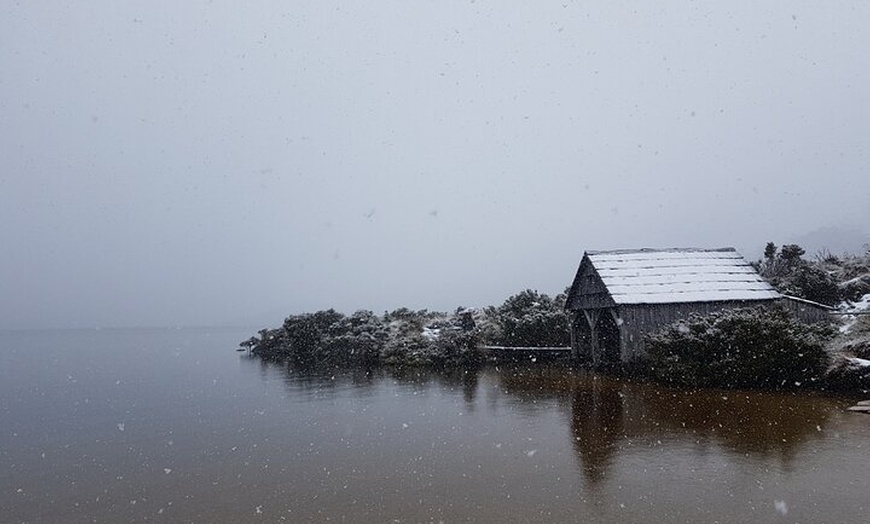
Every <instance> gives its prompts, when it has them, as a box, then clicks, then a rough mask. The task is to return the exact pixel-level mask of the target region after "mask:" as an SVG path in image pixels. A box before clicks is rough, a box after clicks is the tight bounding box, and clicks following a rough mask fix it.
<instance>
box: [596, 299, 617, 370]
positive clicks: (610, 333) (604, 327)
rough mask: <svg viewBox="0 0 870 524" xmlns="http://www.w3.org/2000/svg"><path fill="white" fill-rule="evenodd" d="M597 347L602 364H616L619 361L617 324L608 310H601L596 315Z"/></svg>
mask: <svg viewBox="0 0 870 524" xmlns="http://www.w3.org/2000/svg"><path fill="white" fill-rule="evenodd" d="M596 327H597V329H598V349H599V351H600V354H601V363H602V364H605V365H606V364H618V363H619V362H620V346H621V344H620V339H619V326H617V325H616V320H614V319H613V315H612V314H611V312H610V311H609V310H602V311H601V314H600V315H598V324H597V326H596Z"/></svg>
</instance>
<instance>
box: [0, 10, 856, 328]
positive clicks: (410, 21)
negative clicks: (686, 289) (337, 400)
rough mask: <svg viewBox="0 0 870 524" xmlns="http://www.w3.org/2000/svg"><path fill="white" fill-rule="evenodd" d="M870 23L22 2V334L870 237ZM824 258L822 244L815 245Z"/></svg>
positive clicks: (504, 287)
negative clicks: (658, 250)
mask: <svg viewBox="0 0 870 524" xmlns="http://www.w3.org/2000/svg"><path fill="white" fill-rule="evenodd" d="M868 27H870V3H868V2H860V1H854V2H836V1H832V2H793V1H788V2H786V1H781V2H757V1H746V2H684V3H683V2H672V1H667V2H654V1H642V2H569V1H567V0H562V1H559V2H490V1H483V0H477V1H466V2H444V1H437V2H398V1H396V2H394V1H378V2H327V1H316V2H314V1H312V2H258V3H255V4H253V3H245V4H244V5H242V4H240V3H239V2H217V1H216V2H137V3H123V2H114V1H112V2H108V1H107V2H87V3H79V2H68V3H66V2H21V3H18V2H11V1H2V2H0V328H30V327H95V326H104V327H108V326H153V325H169V326H174V325H213V324H227V323H230V324H253V325H258V326H265V325H275V324H277V323H278V322H280V320H281V318H283V316H285V315H286V314H289V313H293V312H300V311H306V310H314V309H320V308H326V307H336V308H337V309H340V310H343V311H346V312H351V311H353V310H355V309H359V308H367V309H373V310H375V311H376V312H382V311H383V310H385V309H393V308H395V307H399V306H409V307H412V308H424V307H426V308H431V309H452V308H454V307H456V306H458V305H466V306H473V305H486V304H494V303H499V302H501V301H502V300H503V299H504V298H506V297H507V296H508V295H510V294H512V293H514V292H517V291H520V290H522V289H524V288H534V289H538V290H540V291H543V292H547V293H557V292H559V291H561V290H562V289H564V288H565V286H567V285H568V284H569V283H570V281H571V279H572V277H573V273H574V270H575V269H576V265H577V263H578V261H579V258H580V255H581V253H582V251H583V250H586V249H609V248H630V247H673V246H699V247H719V246H727V245H733V246H735V247H737V248H738V249H741V250H742V251H743V252H744V253H745V254H747V255H749V256H757V255H758V254H759V253H760V250H761V248H762V247H763V244H764V242H766V241H767V240H775V241H777V242H783V241H792V240H800V239H809V240H810V244H813V245H810V246H809V247H810V248H818V247H820V245H823V244H820V242H825V239H829V240H830V241H829V244H830V246H829V247H831V248H832V249H835V250H838V249H844V248H846V247H849V246H853V247H854V248H855V249H857V248H858V247H860V245H861V242H862V241H863V242H866V241H868V239H870V236H868V231H870V228H868V224H870V176H868V175H870V173H868V161H870V155H868V143H870V104H868V96H870V95H868V93H870V53H868V50H870V35H868ZM808 235H809V236H808Z"/></svg>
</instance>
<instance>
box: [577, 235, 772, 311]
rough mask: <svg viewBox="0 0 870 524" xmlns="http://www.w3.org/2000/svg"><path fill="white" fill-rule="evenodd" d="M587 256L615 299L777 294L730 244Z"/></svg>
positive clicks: (690, 299) (765, 297)
mask: <svg viewBox="0 0 870 524" xmlns="http://www.w3.org/2000/svg"><path fill="white" fill-rule="evenodd" d="M586 256H587V257H588V258H589V261H590V262H591V263H592V266H593V267H594V268H595V270H596V272H597V273H598V276H600V277H601V279H602V280H603V281H604V284H605V285H606V286H607V290H608V291H609V292H610V295H611V296H612V297H613V300H614V301H615V302H616V303H617V304H673V303H680V302H715V301H725V300H770V299H776V298H780V296H781V295H780V294H779V293H777V292H776V290H774V289H773V287H771V285H770V284H768V283H767V282H765V281H764V280H762V278H761V277H760V276H759V275H758V273H757V272H756V271H755V269H754V268H753V267H752V266H750V265H749V263H748V262H746V260H744V258H743V256H742V255H741V254H740V253H738V252H737V251H736V250H735V249H734V248H723V249H638V250H620V251H589V252H587V253H586Z"/></svg>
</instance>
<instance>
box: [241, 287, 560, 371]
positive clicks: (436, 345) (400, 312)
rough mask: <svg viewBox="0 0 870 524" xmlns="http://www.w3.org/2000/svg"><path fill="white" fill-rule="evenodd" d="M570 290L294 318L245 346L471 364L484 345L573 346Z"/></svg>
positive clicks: (283, 355) (332, 359)
mask: <svg viewBox="0 0 870 524" xmlns="http://www.w3.org/2000/svg"><path fill="white" fill-rule="evenodd" d="M564 302H565V295H564V294H560V295H557V296H556V297H554V298H551V297H550V296H548V295H546V294H543V293H538V292H537V291H532V290H525V291H522V292H520V293H517V294H516V295H513V296H511V297H509V298H508V299H507V300H505V301H504V303H503V304H502V305H500V306H498V307H486V308H481V309H467V308H463V307H459V308H457V309H456V310H455V311H453V312H452V313H442V312H432V311H428V310H419V311H413V310H410V309H407V308H400V309H397V310H395V311H391V312H385V313H384V314H383V315H376V314H374V313H372V312H371V311H365V310H363V311H357V312H356V313H354V314H352V315H350V316H346V315H343V314H342V313H339V312H337V311H335V310H332V309H329V310H326V311H318V312H316V313H304V314H300V315H291V316H289V317H287V318H286V319H285V320H284V323H283V325H282V326H281V327H279V328H277V329H264V330H261V331H260V332H259V333H258V335H259V336H256V337H252V338H250V339H248V340H247V341H245V342H242V346H244V347H247V348H248V349H250V351H251V352H252V353H253V354H255V355H259V356H261V357H263V358H267V359H273V360H290V361H293V362H294V363H297V364H301V365H311V366H323V365H327V366H349V365H350V366H353V365H364V366H374V365H403V366H438V367H453V366H471V365H476V364H479V363H480V362H481V361H482V359H483V354H482V352H481V351H480V350H479V349H478V348H479V346H481V345H498V346H512V347H515V346H567V345H569V343H570V335H569V332H568V320H567V317H566V316H565V313H564V310H563V307H564Z"/></svg>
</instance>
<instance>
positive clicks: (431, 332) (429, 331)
mask: <svg viewBox="0 0 870 524" xmlns="http://www.w3.org/2000/svg"><path fill="white" fill-rule="evenodd" d="M439 336H441V329H439V328H430V327H424V328H423V338H425V339H426V340H437V339H438V337H439Z"/></svg>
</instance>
